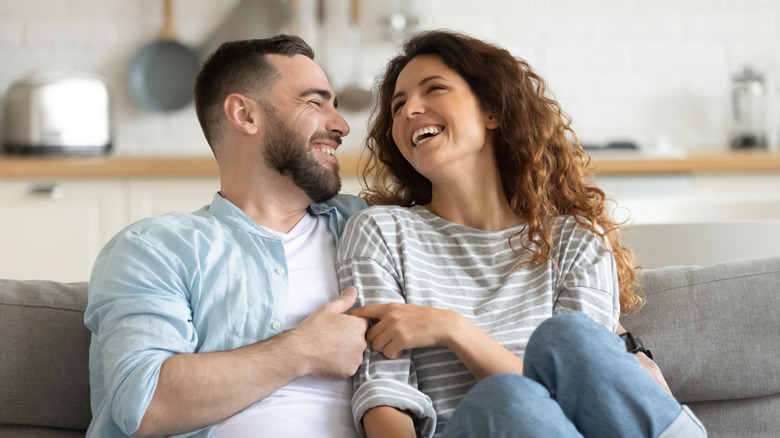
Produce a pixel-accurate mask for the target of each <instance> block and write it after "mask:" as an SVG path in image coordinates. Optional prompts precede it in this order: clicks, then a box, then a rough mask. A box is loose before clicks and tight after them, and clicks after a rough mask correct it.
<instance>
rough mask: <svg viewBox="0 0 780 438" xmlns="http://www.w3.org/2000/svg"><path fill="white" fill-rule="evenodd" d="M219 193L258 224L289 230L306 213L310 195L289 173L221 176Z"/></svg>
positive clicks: (274, 228) (286, 231)
mask: <svg viewBox="0 0 780 438" xmlns="http://www.w3.org/2000/svg"><path fill="white" fill-rule="evenodd" d="M220 195H221V196H222V197H223V198H225V199H227V200H228V201H230V202H231V203H232V204H233V205H235V206H237V207H238V208H240V209H241V210H242V211H243V212H244V213H246V214H247V216H249V217H250V218H251V219H252V220H254V221H255V222H256V223H257V224H258V225H261V226H263V227H266V228H269V229H271V230H274V231H278V232H281V233H288V232H290V230H292V229H293V228H294V227H295V225H297V224H298V222H300V220H301V219H302V218H303V217H304V216H305V215H306V214H307V212H306V208H307V207H308V206H309V205H310V204H311V199H309V197H308V196H306V194H305V193H303V191H302V190H301V189H299V188H298V187H297V186H295V185H294V184H292V182H291V181H290V180H289V178H287V177H283V176H281V175H278V178H276V177H275V178H266V179H265V180H264V181H260V180H258V181H254V182H252V183H250V182H249V181H247V179H244V180H243V181H241V178H234V179H233V180H231V179H230V178H226V177H222V181H221V189H220Z"/></svg>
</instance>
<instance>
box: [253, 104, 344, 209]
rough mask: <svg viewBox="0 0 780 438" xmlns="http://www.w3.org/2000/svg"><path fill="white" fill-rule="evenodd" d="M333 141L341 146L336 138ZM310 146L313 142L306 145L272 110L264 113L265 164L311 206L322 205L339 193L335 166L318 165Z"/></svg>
mask: <svg viewBox="0 0 780 438" xmlns="http://www.w3.org/2000/svg"><path fill="white" fill-rule="evenodd" d="M315 135H319V134H315ZM335 139H336V140H337V141H338V143H339V144H341V138H340V137H335ZM313 142H314V139H310V140H309V141H307V140H306V138H305V137H304V136H303V135H301V133H300V132H298V131H296V130H295V129H294V128H293V127H291V126H289V125H287V124H286V123H285V122H284V121H283V120H282V119H281V118H279V117H278V116H277V115H276V111H274V110H273V109H272V108H268V109H266V118H265V148H264V149H263V158H264V159H265V164H266V165H267V166H268V167H270V168H271V169H274V170H275V171H277V172H279V173H280V174H281V175H284V176H289V177H290V179H291V180H292V182H293V183H294V184H295V185H296V186H298V188H300V189H301V190H303V192H304V193H306V195H307V196H308V197H309V199H311V200H312V202H325V201H327V200H328V199H330V198H332V197H334V196H336V195H337V194H338V193H339V190H341V178H340V177H339V164H338V162H336V163H335V165H334V166H333V167H331V168H328V167H326V166H324V165H322V164H320V163H319V162H318V161H317V159H316V158H315V157H314V153H313V152H312V150H311V149H312V147H311V146H310V145H311V144H312V143H313Z"/></svg>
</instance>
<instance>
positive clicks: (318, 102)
mask: <svg viewBox="0 0 780 438" xmlns="http://www.w3.org/2000/svg"><path fill="white" fill-rule="evenodd" d="M309 103H310V104H312V105H315V106H318V107H319V106H322V102H320V101H319V100H310V101H309Z"/></svg>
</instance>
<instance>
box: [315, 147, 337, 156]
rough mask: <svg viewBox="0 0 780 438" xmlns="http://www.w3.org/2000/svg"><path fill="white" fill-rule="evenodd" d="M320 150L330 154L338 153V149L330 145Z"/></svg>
mask: <svg viewBox="0 0 780 438" xmlns="http://www.w3.org/2000/svg"><path fill="white" fill-rule="evenodd" d="M319 151H320V152H322V153H324V154H328V155H336V150H335V149H333V148H329V147H324V148H320V149H319Z"/></svg>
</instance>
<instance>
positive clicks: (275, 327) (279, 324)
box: [271, 321, 282, 330]
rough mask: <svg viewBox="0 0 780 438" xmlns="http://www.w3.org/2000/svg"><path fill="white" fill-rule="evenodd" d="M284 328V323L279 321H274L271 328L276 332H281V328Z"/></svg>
mask: <svg viewBox="0 0 780 438" xmlns="http://www.w3.org/2000/svg"><path fill="white" fill-rule="evenodd" d="M281 326H282V323H281V322H279V321H274V322H272V323H271V328H272V329H274V330H279V327H281Z"/></svg>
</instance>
